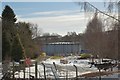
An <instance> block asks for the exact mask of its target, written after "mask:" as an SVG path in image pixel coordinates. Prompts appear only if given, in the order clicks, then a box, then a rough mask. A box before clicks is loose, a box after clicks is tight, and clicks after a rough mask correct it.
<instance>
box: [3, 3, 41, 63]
mask: <svg viewBox="0 0 120 80" xmlns="http://www.w3.org/2000/svg"><path fill="white" fill-rule="evenodd" d="M16 21H17V18H16V15H15V13H14V11H13V10H12V9H11V7H10V6H8V5H6V6H5V8H4V10H3V11H2V23H1V24H2V60H5V59H8V60H10V61H11V60H14V61H19V60H20V59H23V58H25V56H24V54H23V52H25V55H26V57H31V58H34V57H35V56H36V55H35V54H38V52H39V49H38V48H37V46H38V45H37V44H35V43H34V41H33V39H32V38H33V37H34V35H35V34H36V32H35V30H36V27H35V25H33V24H31V23H26V22H16Z"/></svg>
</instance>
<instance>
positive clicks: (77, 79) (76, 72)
mask: <svg viewBox="0 0 120 80" xmlns="http://www.w3.org/2000/svg"><path fill="white" fill-rule="evenodd" d="M73 66H74V67H75V69H76V80H78V69H77V66H75V65H73Z"/></svg>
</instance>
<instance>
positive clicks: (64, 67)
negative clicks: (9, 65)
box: [15, 57, 118, 78]
mask: <svg viewBox="0 0 120 80" xmlns="http://www.w3.org/2000/svg"><path fill="white" fill-rule="evenodd" d="M64 59H66V60H67V61H68V63H67V64H63V63H60V59H50V58H49V59H47V60H45V61H42V62H38V65H37V67H38V75H37V76H38V78H44V67H43V65H42V63H43V64H44V65H45V72H46V77H47V78H66V76H67V77H68V78H73V77H75V76H76V69H75V67H74V65H75V66H77V71H78V75H82V74H86V73H90V72H96V71H98V69H97V68H96V67H94V66H93V67H91V68H90V66H91V65H90V64H88V62H89V61H90V60H89V59H80V60H77V59H76V58H75V57H66V58H64ZM53 62H54V63H55V64H56V68H57V70H56V68H55V66H54V65H53ZM29 71H30V72H29ZM15 74H16V75H15V77H16V78H24V73H23V70H21V71H20V72H15ZM29 75H31V76H34V77H35V65H33V66H32V67H26V68H25V78H29ZM117 76H118V74H115V75H110V76H107V77H115V78H116V77H117ZM103 77H104V78H107V77H106V76H103Z"/></svg>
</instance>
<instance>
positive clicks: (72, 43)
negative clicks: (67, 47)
mask: <svg viewBox="0 0 120 80" xmlns="http://www.w3.org/2000/svg"><path fill="white" fill-rule="evenodd" d="M48 44H80V43H79V42H54V43H48Z"/></svg>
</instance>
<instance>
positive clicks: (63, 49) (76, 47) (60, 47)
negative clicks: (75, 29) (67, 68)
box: [42, 44, 81, 55]
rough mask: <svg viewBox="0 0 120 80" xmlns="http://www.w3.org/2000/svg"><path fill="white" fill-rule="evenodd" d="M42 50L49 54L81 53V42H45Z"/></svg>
mask: <svg viewBox="0 0 120 80" xmlns="http://www.w3.org/2000/svg"><path fill="white" fill-rule="evenodd" d="M42 51H44V52H45V53H47V55H61V54H62V55H68V54H71V53H73V54H76V53H80V51H81V45H80V44H44V45H43V47H42Z"/></svg>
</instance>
